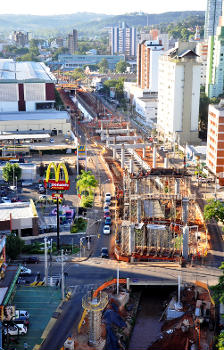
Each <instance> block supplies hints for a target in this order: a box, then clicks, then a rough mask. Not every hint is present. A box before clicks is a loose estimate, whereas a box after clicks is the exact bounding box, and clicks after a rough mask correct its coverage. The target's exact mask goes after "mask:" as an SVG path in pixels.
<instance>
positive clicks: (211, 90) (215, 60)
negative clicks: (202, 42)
mask: <svg viewBox="0 0 224 350" xmlns="http://www.w3.org/2000/svg"><path fill="white" fill-rule="evenodd" d="M205 91H206V94H207V95H208V97H209V98H211V97H218V96H219V95H221V94H223V92H224V14H223V15H222V17H220V20H219V25H218V27H217V31H216V35H215V36H210V37H209V40H208V59H207V74H206V88H205Z"/></svg>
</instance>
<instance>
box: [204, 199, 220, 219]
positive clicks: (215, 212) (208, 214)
mask: <svg viewBox="0 0 224 350" xmlns="http://www.w3.org/2000/svg"><path fill="white" fill-rule="evenodd" d="M204 218H205V220H206V221H210V220H211V219H214V220H215V221H216V222H218V221H219V220H220V221H221V222H223V223H224V205H223V204H222V203H221V202H220V201H218V200H215V199H210V200H209V201H208V204H206V205H205V207H204Z"/></svg>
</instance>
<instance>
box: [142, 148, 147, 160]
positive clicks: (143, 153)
mask: <svg viewBox="0 0 224 350" xmlns="http://www.w3.org/2000/svg"><path fill="white" fill-rule="evenodd" d="M145 149H146V147H144V148H143V149H142V158H145V153H146V152H145Z"/></svg>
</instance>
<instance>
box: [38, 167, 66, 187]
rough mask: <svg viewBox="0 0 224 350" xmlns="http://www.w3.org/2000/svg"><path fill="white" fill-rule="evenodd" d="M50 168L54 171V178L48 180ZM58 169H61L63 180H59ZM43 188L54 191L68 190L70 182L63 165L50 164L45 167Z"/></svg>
mask: <svg viewBox="0 0 224 350" xmlns="http://www.w3.org/2000/svg"><path fill="white" fill-rule="evenodd" d="M51 168H53V169H54V174H55V178H54V179H50V174H51ZM60 169H63V171H64V175H65V179H64V180H60ZM44 186H45V188H49V189H50V190H52V191H53V190H54V191H66V190H69V188H70V181H69V177H68V171H67V168H66V166H65V164H64V163H59V164H58V166H57V165H55V163H53V162H51V163H50V164H49V165H48V167H47V172H46V179H45V180H44Z"/></svg>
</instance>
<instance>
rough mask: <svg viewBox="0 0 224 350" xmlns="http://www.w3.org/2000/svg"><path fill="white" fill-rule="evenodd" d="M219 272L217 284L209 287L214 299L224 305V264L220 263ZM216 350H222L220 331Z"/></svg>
mask: <svg viewBox="0 0 224 350" xmlns="http://www.w3.org/2000/svg"><path fill="white" fill-rule="evenodd" d="M219 268H220V270H222V272H223V274H222V275H221V276H220V277H219V283H218V284H217V285H216V286H214V287H211V289H212V291H213V295H214V299H215V300H216V301H217V302H219V303H223V304H224V262H222V264H221V266H220V267H219ZM217 348H218V350H224V332H223V331H221V333H220V334H219V336H218V343H217Z"/></svg>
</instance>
